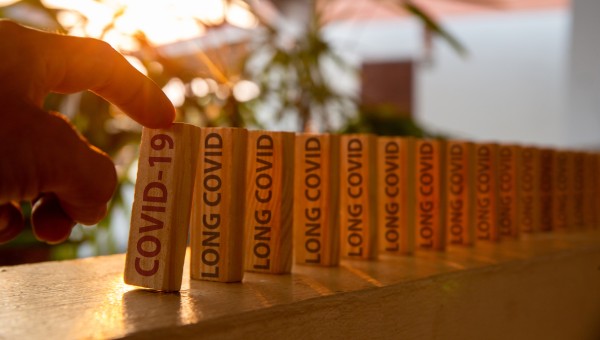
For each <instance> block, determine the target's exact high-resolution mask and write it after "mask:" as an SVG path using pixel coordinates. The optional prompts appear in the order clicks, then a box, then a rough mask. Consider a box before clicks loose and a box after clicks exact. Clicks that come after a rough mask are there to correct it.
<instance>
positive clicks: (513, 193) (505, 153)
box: [497, 145, 552, 238]
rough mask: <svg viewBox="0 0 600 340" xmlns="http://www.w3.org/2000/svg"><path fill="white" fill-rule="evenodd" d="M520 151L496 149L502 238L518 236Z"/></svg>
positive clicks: (499, 223) (502, 146) (513, 146)
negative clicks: (518, 161)
mask: <svg viewBox="0 0 600 340" xmlns="http://www.w3.org/2000/svg"><path fill="white" fill-rule="evenodd" d="M520 149H521V148H520V147H519V146H517V145H500V146H499V147H498V177H497V178H498V227H499V232H500V236H502V237H512V238H515V237H518V236H519V229H518V227H519V219H518V218H519V212H518V205H517V203H518V188H519V182H518V173H517V160H518V159H519V152H520ZM550 179H552V177H550Z"/></svg>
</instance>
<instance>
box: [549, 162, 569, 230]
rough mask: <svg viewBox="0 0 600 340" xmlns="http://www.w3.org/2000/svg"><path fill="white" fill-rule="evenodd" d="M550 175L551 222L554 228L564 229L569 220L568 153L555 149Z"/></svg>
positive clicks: (567, 225)
mask: <svg viewBox="0 0 600 340" xmlns="http://www.w3.org/2000/svg"><path fill="white" fill-rule="evenodd" d="M553 170H554V171H553V172H552V177H553V182H552V191H553V195H552V222H553V227H554V230H566V229H567V228H568V227H569V225H570V224H571V223H572V222H571V221H570V220H569V214H568V204H569V166H568V153H567V152H566V151H557V152H556V153H555V156H554V167H553Z"/></svg>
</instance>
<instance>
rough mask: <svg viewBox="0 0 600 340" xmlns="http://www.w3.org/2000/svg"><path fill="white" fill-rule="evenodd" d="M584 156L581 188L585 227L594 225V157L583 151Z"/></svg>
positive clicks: (595, 169)
mask: <svg viewBox="0 0 600 340" xmlns="http://www.w3.org/2000/svg"><path fill="white" fill-rule="evenodd" d="M583 156H584V166H585V169H584V172H585V175H584V184H585V185H584V190H583V196H584V197H583V203H584V206H583V209H584V212H583V216H584V222H585V228H589V229H591V228H594V226H595V225H596V199H595V197H594V188H595V187H596V171H597V168H596V158H595V157H594V155H593V154H592V153H590V152H585V153H584V154H583Z"/></svg>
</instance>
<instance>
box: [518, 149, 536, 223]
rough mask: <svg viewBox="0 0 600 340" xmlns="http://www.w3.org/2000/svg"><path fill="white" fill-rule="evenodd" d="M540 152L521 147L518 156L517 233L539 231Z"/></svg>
mask: <svg viewBox="0 0 600 340" xmlns="http://www.w3.org/2000/svg"><path fill="white" fill-rule="evenodd" d="M539 159H540V150H539V149H537V148H534V147H523V148H522V149H521V153H520V155H519V162H518V173H519V179H518V181H519V204H518V210H519V216H518V221H519V231H520V232H523V233H532V232H536V231H539V230H540V223H541V221H540V218H539V214H538V213H537V211H540V208H539V206H540V198H539V181H538V180H537V179H538V178H539V173H540V161H539Z"/></svg>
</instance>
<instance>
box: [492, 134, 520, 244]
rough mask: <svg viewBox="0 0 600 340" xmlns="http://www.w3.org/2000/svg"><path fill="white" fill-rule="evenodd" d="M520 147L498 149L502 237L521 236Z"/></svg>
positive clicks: (507, 146)
mask: <svg viewBox="0 0 600 340" xmlns="http://www.w3.org/2000/svg"><path fill="white" fill-rule="evenodd" d="M520 149H521V148H520V147H519V146H516V145H500V146H499V147H498V177H497V178H498V195H499V200H498V227H499V232H500V236H502V237H513V238H515V237H518V236H519V229H518V228H519V220H518V218H519V214H518V213H519V212H518V205H517V203H518V199H519V197H518V187H519V182H518V173H517V160H518V159H519V151H520Z"/></svg>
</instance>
